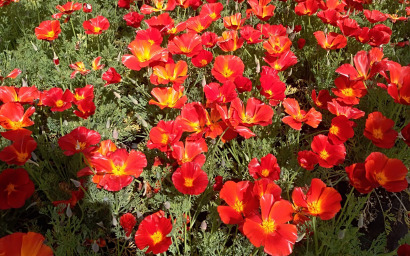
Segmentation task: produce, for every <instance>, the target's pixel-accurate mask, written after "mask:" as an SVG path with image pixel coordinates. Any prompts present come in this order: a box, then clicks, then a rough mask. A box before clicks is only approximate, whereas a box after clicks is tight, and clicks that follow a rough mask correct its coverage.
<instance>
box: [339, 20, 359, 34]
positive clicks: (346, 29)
mask: <svg viewBox="0 0 410 256" xmlns="http://www.w3.org/2000/svg"><path fill="white" fill-rule="evenodd" d="M337 26H338V27H339V29H340V30H341V31H342V33H343V35H344V36H349V37H355V36H356V35H358V34H359V33H360V26H359V24H358V23H357V21H356V20H354V19H349V18H346V19H341V20H338V21H337Z"/></svg>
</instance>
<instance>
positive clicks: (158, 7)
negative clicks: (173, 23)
mask: <svg viewBox="0 0 410 256" xmlns="http://www.w3.org/2000/svg"><path fill="white" fill-rule="evenodd" d="M152 3H153V4H154V5H155V7H152V6H149V5H147V4H143V5H142V6H141V8H140V10H141V13H142V14H151V13H153V12H163V11H172V10H174V9H175V6H176V3H175V0H168V1H167V3H164V0H153V1H152Z"/></svg>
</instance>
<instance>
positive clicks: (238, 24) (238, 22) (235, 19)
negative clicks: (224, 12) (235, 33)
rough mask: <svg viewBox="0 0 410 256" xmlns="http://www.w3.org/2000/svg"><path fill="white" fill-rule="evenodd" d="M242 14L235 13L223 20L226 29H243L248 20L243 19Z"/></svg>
mask: <svg viewBox="0 0 410 256" xmlns="http://www.w3.org/2000/svg"><path fill="white" fill-rule="evenodd" d="M241 18H242V16H241V13H240V12H238V13H235V14H234V15H231V16H227V17H224V18H223V22H224V26H225V28H226V29H233V30H239V29H241V28H242V26H243V24H244V23H245V21H246V19H241Z"/></svg>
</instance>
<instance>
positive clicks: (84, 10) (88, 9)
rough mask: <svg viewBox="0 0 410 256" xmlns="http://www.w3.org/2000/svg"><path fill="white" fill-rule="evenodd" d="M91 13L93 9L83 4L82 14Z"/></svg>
mask: <svg viewBox="0 0 410 256" xmlns="http://www.w3.org/2000/svg"><path fill="white" fill-rule="evenodd" d="M92 11H93V7H92V5H91V4H87V3H83V12H84V13H91V12H92Z"/></svg>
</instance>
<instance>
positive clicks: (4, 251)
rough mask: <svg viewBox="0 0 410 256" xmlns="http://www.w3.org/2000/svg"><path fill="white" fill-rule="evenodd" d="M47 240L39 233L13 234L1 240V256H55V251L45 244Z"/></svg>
mask: <svg viewBox="0 0 410 256" xmlns="http://www.w3.org/2000/svg"><path fill="white" fill-rule="evenodd" d="M45 240H46V239H45V238H44V236H42V235H41V234H39V233H35V232H28V233H20V232H18V233H13V234H11V235H8V236H4V237H2V238H0V255H10V256H11V255H13V256H20V255H30V256H53V250H52V249H51V248H50V247H48V246H47V245H45V244H43V242H44V241H45Z"/></svg>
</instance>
